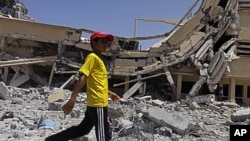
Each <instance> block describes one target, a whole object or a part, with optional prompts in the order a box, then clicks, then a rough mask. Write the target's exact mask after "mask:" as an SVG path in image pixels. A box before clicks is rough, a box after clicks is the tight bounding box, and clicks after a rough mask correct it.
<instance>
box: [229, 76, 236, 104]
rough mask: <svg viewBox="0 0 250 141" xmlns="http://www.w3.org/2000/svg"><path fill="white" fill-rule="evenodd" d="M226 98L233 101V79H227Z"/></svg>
mask: <svg viewBox="0 0 250 141" xmlns="http://www.w3.org/2000/svg"><path fill="white" fill-rule="evenodd" d="M228 100H229V101H235V79H234V78H230V79H229V90H228Z"/></svg>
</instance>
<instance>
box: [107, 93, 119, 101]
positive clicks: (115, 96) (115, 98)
mask: <svg viewBox="0 0 250 141" xmlns="http://www.w3.org/2000/svg"><path fill="white" fill-rule="evenodd" d="M109 96H110V98H111V99H112V101H113V102H115V103H118V102H119V101H120V97H119V96H118V95H117V94H116V93H110V94H109Z"/></svg>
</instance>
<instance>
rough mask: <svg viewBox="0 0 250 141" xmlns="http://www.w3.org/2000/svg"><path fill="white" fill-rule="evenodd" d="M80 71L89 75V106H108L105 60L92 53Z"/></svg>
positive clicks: (87, 80) (87, 79)
mask: <svg viewBox="0 0 250 141" xmlns="http://www.w3.org/2000/svg"><path fill="white" fill-rule="evenodd" d="M79 71H80V72H81V73H83V74H85V75H86V76H87V78H86V82H87V106H90V107H106V106H108V74H107V70H106V67H105V65H104V63H103V61H102V60H101V59H100V58H99V57H98V56H97V55H96V54H95V53H90V54H89V55H88V56H87V57H86V59H85V62H84V64H83V65H82V67H81V68H80V70H79Z"/></svg>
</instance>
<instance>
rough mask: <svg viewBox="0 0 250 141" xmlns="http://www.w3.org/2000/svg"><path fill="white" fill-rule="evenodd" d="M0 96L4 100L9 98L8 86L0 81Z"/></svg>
mask: <svg viewBox="0 0 250 141" xmlns="http://www.w3.org/2000/svg"><path fill="white" fill-rule="evenodd" d="M0 97H1V98H2V99H4V100H10V99H11V96H10V93H9V90H8V87H7V86H6V85H5V83H3V82H0Z"/></svg>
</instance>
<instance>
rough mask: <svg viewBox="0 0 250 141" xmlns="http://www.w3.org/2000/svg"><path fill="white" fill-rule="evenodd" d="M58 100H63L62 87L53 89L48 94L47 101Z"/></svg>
mask: <svg viewBox="0 0 250 141" xmlns="http://www.w3.org/2000/svg"><path fill="white" fill-rule="evenodd" d="M58 100H64V90H63V89H55V90H53V91H52V92H51V93H50V94H49V96H48V102H49V103H52V102H56V101H58Z"/></svg>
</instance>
